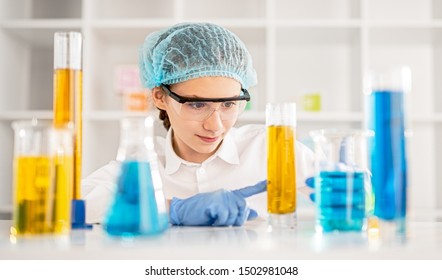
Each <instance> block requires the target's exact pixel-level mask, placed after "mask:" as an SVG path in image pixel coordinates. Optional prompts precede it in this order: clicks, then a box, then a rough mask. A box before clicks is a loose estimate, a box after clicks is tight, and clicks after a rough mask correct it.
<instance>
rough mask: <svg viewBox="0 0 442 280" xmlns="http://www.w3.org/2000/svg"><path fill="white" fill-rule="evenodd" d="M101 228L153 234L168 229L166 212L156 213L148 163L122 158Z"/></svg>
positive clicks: (115, 232) (113, 232)
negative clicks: (119, 171)
mask: <svg viewBox="0 0 442 280" xmlns="http://www.w3.org/2000/svg"><path fill="white" fill-rule="evenodd" d="M117 184H118V186H117V192H116V193H115V199H114V202H113V204H112V206H111V208H110V209H109V212H108V215H107V217H106V221H105V223H104V229H105V230H106V232H107V233H108V234H110V235H115V236H124V237H130V236H137V235H156V234H159V233H161V232H163V231H164V230H166V229H167V228H168V225H169V219H168V215H167V213H159V212H158V207H157V202H156V199H155V191H154V187H153V183H152V176H151V170H150V165H149V163H148V162H138V161H125V162H123V163H122V167H121V175H120V177H119V178H118V182H117Z"/></svg>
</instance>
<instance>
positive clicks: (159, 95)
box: [152, 87, 166, 110]
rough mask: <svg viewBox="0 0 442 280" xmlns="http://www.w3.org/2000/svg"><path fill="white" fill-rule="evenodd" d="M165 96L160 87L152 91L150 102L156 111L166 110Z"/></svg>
mask: <svg viewBox="0 0 442 280" xmlns="http://www.w3.org/2000/svg"><path fill="white" fill-rule="evenodd" d="M165 97H166V96H165V95H164V92H163V91H162V90H161V88H160V87H155V88H153V89H152V101H153V103H154V104H155V106H156V107H157V108H158V109H161V110H166V105H165V102H164V100H165Z"/></svg>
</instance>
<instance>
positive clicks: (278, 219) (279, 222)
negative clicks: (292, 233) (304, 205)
mask: <svg viewBox="0 0 442 280" xmlns="http://www.w3.org/2000/svg"><path fill="white" fill-rule="evenodd" d="M269 226H271V227H272V228H278V229H281V228H288V229H293V228H295V227H296V212H294V213H289V214H269Z"/></svg>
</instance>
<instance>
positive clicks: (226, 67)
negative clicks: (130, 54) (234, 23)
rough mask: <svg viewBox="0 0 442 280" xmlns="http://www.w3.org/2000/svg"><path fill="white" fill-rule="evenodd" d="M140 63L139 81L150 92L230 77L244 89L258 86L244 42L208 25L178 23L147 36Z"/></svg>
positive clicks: (214, 26) (215, 26) (225, 31)
mask: <svg viewBox="0 0 442 280" xmlns="http://www.w3.org/2000/svg"><path fill="white" fill-rule="evenodd" d="M139 64H140V65H139V66H140V76H141V82H142V84H143V85H144V86H145V87H147V88H149V89H152V88H154V87H157V86H159V85H161V84H166V85H170V84H176V83H179V82H184V81H187V80H190V79H194V78H199V77H207V76H223V77H230V78H233V79H235V80H237V81H238V82H240V83H241V86H242V87H243V88H245V89H248V88H249V87H252V86H254V85H256V84H257V77H256V71H255V69H254V68H253V63H252V58H251V56H250V53H249V52H248V51H247V49H246V47H245V45H244V43H243V42H242V41H241V40H240V39H239V38H238V37H237V36H236V35H235V34H233V33H232V32H231V31H229V30H227V29H225V28H223V27H221V26H218V25H215V24H211V23H184V24H178V25H174V26H172V27H171V28H168V29H164V30H160V31H157V32H153V33H151V34H149V35H148V36H147V37H146V39H145V40H144V43H143V45H142V46H141V48H140V50H139Z"/></svg>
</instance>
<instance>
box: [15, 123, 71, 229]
mask: <svg viewBox="0 0 442 280" xmlns="http://www.w3.org/2000/svg"><path fill="white" fill-rule="evenodd" d="M12 127H13V128H14V132H15V139H14V164H13V165H14V211H13V226H12V228H11V234H12V236H23V235H37V234H64V233H68V232H69V231H70V228H71V199H72V180H73V175H72V170H73V168H72V164H73V151H72V129H71V128H70V127H59V128H54V127H53V124H52V122H49V121H36V120H33V121H18V122H14V123H13V124H12Z"/></svg>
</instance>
